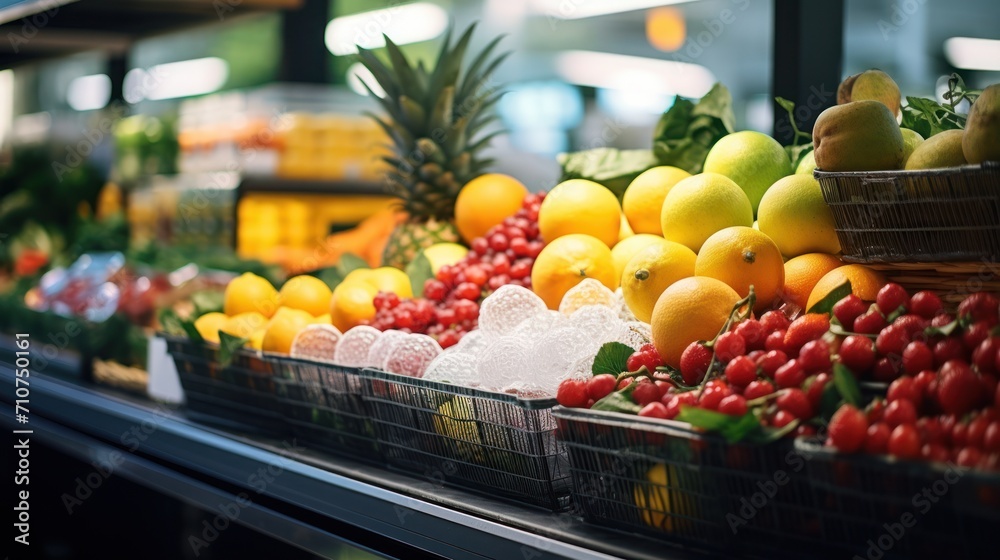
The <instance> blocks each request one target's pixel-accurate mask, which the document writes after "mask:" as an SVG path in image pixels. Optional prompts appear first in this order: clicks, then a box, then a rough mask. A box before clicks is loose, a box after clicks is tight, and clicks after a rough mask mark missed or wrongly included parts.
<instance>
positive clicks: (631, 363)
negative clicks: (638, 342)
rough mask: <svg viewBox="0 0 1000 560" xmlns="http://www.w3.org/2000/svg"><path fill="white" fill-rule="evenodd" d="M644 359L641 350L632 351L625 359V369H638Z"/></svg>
mask: <svg viewBox="0 0 1000 560" xmlns="http://www.w3.org/2000/svg"><path fill="white" fill-rule="evenodd" d="M645 360H646V356H645V354H644V353H643V352H642V351H636V352H632V355H631V356H629V357H628V360H626V361H625V369H627V370H629V371H630V372H633V371H639V368H640V367H642V366H643V364H644V363H645Z"/></svg>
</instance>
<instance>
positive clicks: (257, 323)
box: [219, 311, 267, 338]
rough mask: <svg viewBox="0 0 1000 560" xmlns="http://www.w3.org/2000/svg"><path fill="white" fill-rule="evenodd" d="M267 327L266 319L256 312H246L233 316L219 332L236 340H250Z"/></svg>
mask: <svg viewBox="0 0 1000 560" xmlns="http://www.w3.org/2000/svg"><path fill="white" fill-rule="evenodd" d="M266 327H267V317H265V316H263V315H261V314H260V313H258V312H256V311H248V312H246V313H240V314H238V315H233V316H232V317H230V318H229V320H228V321H226V324H225V325H223V326H222V327H220V328H219V330H220V331H222V332H224V333H226V334H230V335H233V336H235V337H238V338H252V337H253V334H254V333H256V332H260V333H263V332H264V329H265V328H266Z"/></svg>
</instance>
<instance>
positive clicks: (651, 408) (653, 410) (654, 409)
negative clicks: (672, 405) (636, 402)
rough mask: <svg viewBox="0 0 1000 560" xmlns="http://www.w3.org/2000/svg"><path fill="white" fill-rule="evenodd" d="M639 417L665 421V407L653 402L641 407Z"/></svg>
mask: <svg viewBox="0 0 1000 560" xmlns="http://www.w3.org/2000/svg"><path fill="white" fill-rule="evenodd" d="M639 416H642V417H644V418H660V419H664V420H665V419H666V418H667V407H666V406H664V404H663V403H661V402H660V401H653V402H651V403H649V404H647V405H646V406H644V407H642V410H640V411H639Z"/></svg>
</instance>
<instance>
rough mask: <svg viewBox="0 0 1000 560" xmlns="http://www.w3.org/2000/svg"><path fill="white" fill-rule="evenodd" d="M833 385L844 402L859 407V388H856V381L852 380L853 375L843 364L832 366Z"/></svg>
mask: <svg viewBox="0 0 1000 560" xmlns="http://www.w3.org/2000/svg"><path fill="white" fill-rule="evenodd" d="M833 384H834V386H835V387H837V391H838V392H839V393H840V396H841V397H843V399H844V401H846V402H847V403H848V404H853V405H854V406H856V407H859V408H860V407H861V388H860V387H858V380H857V379H855V378H854V374H853V373H851V370H849V369H847V366H845V365H844V364H834V366H833Z"/></svg>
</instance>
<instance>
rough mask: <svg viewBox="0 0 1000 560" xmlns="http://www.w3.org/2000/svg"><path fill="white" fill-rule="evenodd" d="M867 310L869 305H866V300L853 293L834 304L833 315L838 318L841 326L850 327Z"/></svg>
mask: <svg viewBox="0 0 1000 560" xmlns="http://www.w3.org/2000/svg"><path fill="white" fill-rule="evenodd" d="M867 310H868V306H867V305H865V302H863V301H861V298H859V297H858V296H856V295H854V294H851V295H849V296H847V297H845V298H844V299H842V300H840V301H838V302H837V303H836V304H834V306H833V316H834V317H836V318H837V322H839V323H840V325H841V326H843V327H844V328H845V329H850V328H852V327H853V326H854V320H855V319H857V318H858V317H860V316H861V314H862V313H864V312H865V311H867Z"/></svg>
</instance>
